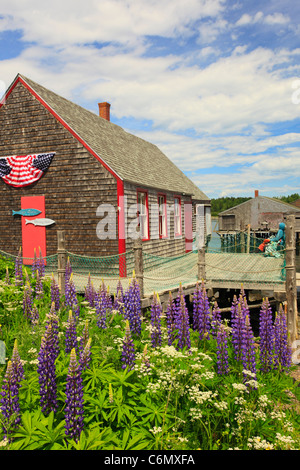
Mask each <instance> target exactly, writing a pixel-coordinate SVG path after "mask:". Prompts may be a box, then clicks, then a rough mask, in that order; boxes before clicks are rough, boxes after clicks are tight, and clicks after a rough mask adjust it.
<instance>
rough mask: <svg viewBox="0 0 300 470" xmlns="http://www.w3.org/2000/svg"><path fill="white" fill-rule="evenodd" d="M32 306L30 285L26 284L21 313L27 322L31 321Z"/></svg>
mask: <svg viewBox="0 0 300 470" xmlns="http://www.w3.org/2000/svg"><path fill="white" fill-rule="evenodd" d="M32 305H33V297H32V289H31V286H30V284H29V283H28V282H27V283H26V284H25V286H24V291H23V313H24V317H25V318H26V319H27V320H30V319H31V315H32Z"/></svg>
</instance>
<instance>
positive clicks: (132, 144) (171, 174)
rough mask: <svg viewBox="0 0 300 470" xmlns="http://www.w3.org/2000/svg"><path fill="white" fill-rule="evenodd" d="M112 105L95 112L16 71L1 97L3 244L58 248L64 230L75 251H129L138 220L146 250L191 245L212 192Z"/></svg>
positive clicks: (170, 251) (12, 248)
mask: <svg viewBox="0 0 300 470" xmlns="http://www.w3.org/2000/svg"><path fill="white" fill-rule="evenodd" d="M109 108H110V105H109V104H108V103H99V114H96V113H93V112H91V111H88V110H86V109H84V108H82V107H80V106H78V105H77V104H74V103H72V102H70V101H69V100H66V99H65V98H63V97H61V96H58V95H57V94H56V93H53V92H52V91H49V90H48V89H46V88H44V87H43V86H41V85H39V84H37V83H35V82H34V81H32V80H30V79H28V78H26V77H24V76H22V75H20V74H19V75H17V77H16V78H15V79H14V81H13V82H12V84H11V85H10V87H9V88H8V90H7V92H6V94H5V96H4V97H3V98H2V101H1V103H0V177H1V180H0V201H1V202H0V220H1V238H0V250H2V251H5V252H7V253H17V252H18V250H19V247H20V246H22V249H23V257H25V258H32V257H33V250H34V248H35V247H37V246H40V247H41V249H42V253H43V255H44V256H46V255H51V254H54V253H55V252H56V250H57V230H64V231H65V234H66V240H67V247H68V250H69V251H70V252H73V253H78V254H82V255H86V256H96V257H101V256H107V255H114V254H122V253H124V252H126V251H127V250H130V249H131V248H132V246H133V239H134V237H133V236H131V235H132V233H133V232H132V227H134V221H135V220H136V221H137V223H136V226H137V227H138V228H137V231H139V233H140V234H141V237H142V239H143V248H144V249H145V250H146V251H148V252H151V253H154V254H157V255H161V256H174V255H177V254H181V253H184V252H186V251H189V250H191V247H192V245H191V240H192V238H193V231H195V218H194V216H195V207H196V205H197V204H198V205H199V206H201V207H204V209H205V212H204V219H205V216H209V214H210V201H209V198H208V197H207V196H206V195H205V194H204V193H203V192H202V191H201V190H200V189H199V188H198V187H197V186H196V185H195V184H194V183H193V182H192V181H191V180H190V179H189V178H187V176H185V175H184V174H183V172H182V171H180V170H179V169H178V167H177V166H176V165H174V164H173V163H172V162H171V161H170V160H169V158H167V157H166V155H164V153H163V152H161V151H160V150H159V148H158V147H157V146H155V145H153V144H151V143H149V142H147V141H145V140H143V139H141V138H139V137H136V136H134V135H132V134H130V133H128V132H126V131H125V130H124V129H122V128H121V127H120V126H118V125H115V124H114V123H113V122H111V121H110V109H109ZM112 208H113V209H112ZM29 209H34V210H35V211H36V212H37V213H33V214H31V213H30V212H28V210H29ZM13 211H14V212H13ZM134 230H135V229H134ZM105 231H107V233H106V234H105ZM135 231H136V230H135Z"/></svg>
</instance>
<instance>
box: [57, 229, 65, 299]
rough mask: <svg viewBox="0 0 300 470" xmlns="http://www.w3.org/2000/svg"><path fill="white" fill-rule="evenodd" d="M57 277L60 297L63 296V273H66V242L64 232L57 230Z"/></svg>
mask: <svg viewBox="0 0 300 470" xmlns="http://www.w3.org/2000/svg"><path fill="white" fill-rule="evenodd" d="M57 255H58V259H57V277H58V286H59V290H60V292H61V294H62V295H64V294H65V287H66V286H65V272H66V263H67V259H66V257H67V255H66V240H65V231H64V230H57Z"/></svg>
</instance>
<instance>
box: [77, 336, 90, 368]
mask: <svg viewBox="0 0 300 470" xmlns="http://www.w3.org/2000/svg"><path fill="white" fill-rule="evenodd" d="M91 342H92V339H91V338H89V339H88V340H87V343H86V345H85V347H84V349H83V351H82V352H81V353H80V355H79V364H80V367H81V370H83V371H84V370H86V369H88V368H89V367H90V362H91Z"/></svg>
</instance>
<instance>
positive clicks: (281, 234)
mask: <svg viewBox="0 0 300 470" xmlns="http://www.w3.org/2000/svg"><path fill="white" fill-rule="evenodd" d="M270 240H271V241H272V242H278V243H277V249H280V248H283V247H284V246H285V224H284V223H283V222H281V223H280V224H279V230H278V232H277V233H276V235H275V236H274V237H270Z"/></svg>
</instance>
